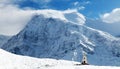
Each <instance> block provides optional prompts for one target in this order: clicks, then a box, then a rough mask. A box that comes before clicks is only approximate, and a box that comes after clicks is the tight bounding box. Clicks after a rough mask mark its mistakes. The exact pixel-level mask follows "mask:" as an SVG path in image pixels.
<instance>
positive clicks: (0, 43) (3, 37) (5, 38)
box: [0, 35, 10, 48]
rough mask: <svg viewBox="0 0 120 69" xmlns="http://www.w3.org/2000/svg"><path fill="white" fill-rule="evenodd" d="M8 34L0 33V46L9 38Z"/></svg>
mask: <svg viewBox="0 0 120 69" xmlns="http://www.w3.org/2000/svg"><path fill="white" fill-rule="evenodd" d="M9 38H10V36H4V35H0V48H1V46H2V45H3V44H4V43H6V42H7V40H9Z"/></svg>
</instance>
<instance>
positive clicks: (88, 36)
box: [1, 10, 120, 66]
mask: <svg viewBox="0 0 120 69" xmlns="http://www.w3.org/2000/svg"><path fill="white" fill-rule="evenodd" d="M57 15H58V16H57ZM85 20H86V19H85V17H84V16H83V15H82V14H80V13H77V12H75V11H73V12H70V11H64V12H60V11H54V10H43V11H41V12H40V13H36V14H34V15H33V16H32V18H31V20H30V21H29V22H28V24H27V25H26V26H25V28H24V29H23V30H21V31H20V32H19V33H18V34H17V35H15V36H13V37H12V38H10V39H9V40H8V42H6V43H5V44H4V45H3V46H2V47H1V48H2V49H4V50H6V51H9V52H11V53H14V54H19V55H24V56H31V57H37V58H53V59H64V60H74V61H79V62H80V60H81V58H82V52H83V51H85V52H86V53H87V56H88V62H89V63H90V64H94V65H115V66H120V62H119V61H120V39H119V38H115V37H114V36H112V35H110V34H108V33H107V32H103V31H100V30H96V29H93V28H90V27H88V26H85V25H84V23H85ZM75 52H76V55H74V53H75Z"/></svg>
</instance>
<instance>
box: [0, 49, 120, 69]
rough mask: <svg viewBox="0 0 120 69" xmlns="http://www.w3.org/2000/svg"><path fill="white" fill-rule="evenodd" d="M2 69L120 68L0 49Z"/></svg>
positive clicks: (118, 68) (119, 68) (0, 66)
mask: <svg viewBox="0 0 120 69" xmlns="http://www.w3.org/2000/svg"><path fill="white" fill-rule="evenodd" d="M0 61H1V63H0V69H88V68H89V69H120V67H114V66H94V65H86V66H84V65H83V66H75V65H74V64H78V62H71V61H65V60H55V59H45V58H44V59H38V58H31V57H27V56H20V55H15V54H11V53H8V52H6V51H4V50H2V49H0Z"/></svg>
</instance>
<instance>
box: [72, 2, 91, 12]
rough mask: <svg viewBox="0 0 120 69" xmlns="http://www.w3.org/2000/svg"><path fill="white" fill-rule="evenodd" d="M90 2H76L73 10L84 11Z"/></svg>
mask: <svg viewBox="0 0 120 69" xmlns="http://www.w3.org/2000/svg"><path fill="white" fill-rule="evenodd" d="M90 3H91V2H90V1H83V2H79V1H75V2H73V6H74V7H73V8H75V9H77V10H84V9H85V6H86V5H88V4H90Z"/></svg>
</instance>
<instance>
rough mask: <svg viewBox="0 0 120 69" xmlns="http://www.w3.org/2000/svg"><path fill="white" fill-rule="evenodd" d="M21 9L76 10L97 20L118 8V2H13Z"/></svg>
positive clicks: (56, 0) (47, 0)
mask: <svg viewBox="0 0 120 69" xmlns="http://www.w3.org/2000/svg"><path fill="white" fill-rule="evenodd" d="M14 4H17V5H19V7H21V8H25V7H30V8H33V9H56V10H66V9H77V10H78V11H79V12H80V13H82V14H84V15H85V16H86V17H89V18H99V16H100V15H101V14H104V13H106V12H111V11H112V10H113V9H115V8H119V7H120V0H15V1H14Z"/></svg>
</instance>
